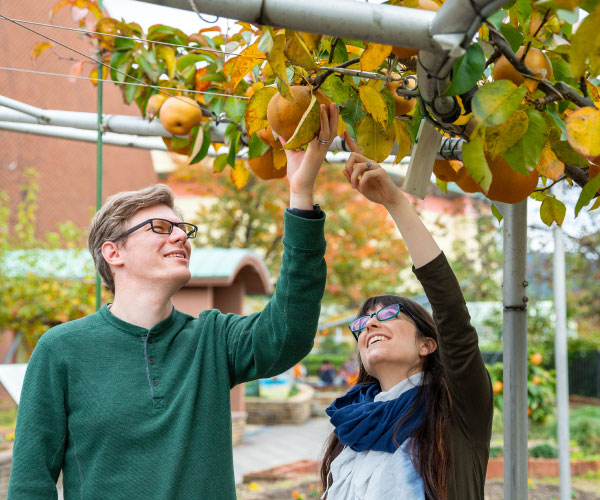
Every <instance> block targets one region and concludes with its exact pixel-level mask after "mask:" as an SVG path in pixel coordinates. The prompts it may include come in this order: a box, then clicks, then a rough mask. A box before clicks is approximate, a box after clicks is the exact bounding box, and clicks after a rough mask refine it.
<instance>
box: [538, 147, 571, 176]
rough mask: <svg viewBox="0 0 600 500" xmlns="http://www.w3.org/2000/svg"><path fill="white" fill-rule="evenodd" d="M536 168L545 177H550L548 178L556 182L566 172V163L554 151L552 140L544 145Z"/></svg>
mask: <svg viewBox="0 0 600 500" xmlns="http://www.w3.org/2000/svg"><path fill="white" fill-rule="evenodd" d="M535 168H536V170H537V171H538V172H539V173H540V174H542V175H543V176H544V177H548V179H552V180H553V181H555V182H556V181H557V180H558V179H560V178H561V177H562V175H563V174H564V173H565V164H564V163H563V162H562V161H560V160H559V159H558V157H557V156H556V154H555V153H554V151H552V147H551V146H550V141H548V142H546V144H545V145H544V149H542V153H541V154H540V158H539V160H538V163H537V165H536V167H535Z"/></svg>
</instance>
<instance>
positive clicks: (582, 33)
mask: <svg viewBox="0 0 600 500" xmlns="http://www.w3.org/2000/svg"><path fill="white" fill-rule="evenodd" d="M598 26H600V7H596V9H595V10H594V11H593V12H591V13H590V15H589V16H587V17H586V18H585V19H584V20H583V21H582V23H581V24H580V25H579V28H577V31H576V32H575V34H574V35H573V38H572V39H571V48H570V49H569V61H570V62H571V70H572V71H573V76H574V77H575V79H576V80H578V79H579V78H581V76H583V75H584V74H585V72H586V69H587V66H588V62H589V72H590V74H591V75H597V74H598V73H600V37H599V36H598Z"/></svg>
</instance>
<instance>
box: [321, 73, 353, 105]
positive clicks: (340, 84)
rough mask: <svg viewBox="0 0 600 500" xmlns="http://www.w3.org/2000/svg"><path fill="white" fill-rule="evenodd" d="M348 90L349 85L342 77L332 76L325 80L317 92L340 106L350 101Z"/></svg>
mask: <svg viewBox="0 0 600 500" xmlns="http://www.w3.org/2000/svg"><path fill="white" fill-rule="evenodd" d="M350 88H351V85H350V83H349V82H347V81H346V80H344V77H343V76H342V75H337V74H333V75H330V76H328V77H327V78H326V79H325V81H324V82H323V83H322V84H321V86H320V87H319V90H320V91H321V92H323V94H325V95H326V96H327V97H329V98H330V99H331V100H332V101H333V102H335V103H336V104H337V105H338V106H341V105H342V104H344V103H345V102H346V101H347V100H348V99H350Z"/></svg>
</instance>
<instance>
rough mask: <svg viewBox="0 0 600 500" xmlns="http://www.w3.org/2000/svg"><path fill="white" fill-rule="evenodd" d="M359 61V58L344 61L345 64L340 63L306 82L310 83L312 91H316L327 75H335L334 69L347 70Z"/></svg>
mask: <svg viewBox="0 0 600 500" xmlns="http://www.w3.org/2000/svg"><path fill="white" fill-rule="evenodd" d="M359 61H360V57H356V58H354V59H350V60H349V61H346V62H345V63H342V64H340V65H339V66H336V67H335V68H331V69H328V70H327V71H325V72H324V73H321V74H320V75H317V76H315V77H314V78H312V79H311V78H309V79H308V81H309V82H310V83H311V85H312V86H313V87H314V89H315V90H317V89H318V88H319V87H320V86H321V85H323V82H324V81H325V80H326V79H327V77H328V76H329V75H332V74H333V73H335V70H336V69H339V68H347V67H348V66H352V65H353V64H356V63H357V62H359Z"/></svg>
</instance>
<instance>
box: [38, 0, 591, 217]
mask: <svg viewBox="0 0 600 500" xmlns="http://www.w3.org/2000/svg"><path fill="white" fill-rule="evenodd" d="M77 1H78V0H67V1H61V2H58V3H57V4H56V7H55V9H54V11H57V10H59V9H61V8H65V7H67V6H71V7H74V6H75V5H76V4H77ZM386 3H388V4H391V5H393V6H403V7H410V8H416V9H421V10H423V9H424V10H429V11H435V12H438V11H439V8H440V6H441V5H442V4H443V1H442V0H389V1H388V2H386ZM77 5H79V4H77ZM86 5H88V9H89V14H90V16H95V17H96V18H97V24H96V29H95V30H96V32H98V33H100V34H99V35H96V36H95V38H94V40H95V43H96V44H97V47H98V48H99V49H100V50H101V52H102V57H103V61H104V62H105V63H106V64H108V65H110V66H111V68H112V69H111V70H110V71H107V75H105V76H110V77H111V78H112V79H113V80H114V81H116V82H119V83H120V84H125V85H122V87H121V88H122V91H123V98H124V99H125V101H126V102H131V103H135V104H136V105H137V106H138V107H139V109H140V112H141V113H142V114H143V115H145V116H147V117H148V118H149V119H152V118H153V117H154V116H156V115H157V114H158V116H159V117H160V119H161V121H163V122H164V124H165V127H166V128H167V129H168V130H171V131H172V132H173V133H174V134H175V135H177V137H173V138H170V139H169V141H167V142H168V145H169V147H170V148H171V149H172V150H174V151H184V152H187V154H188V155H189V159H190V162H191V163H192V164H196V163H198V162H199V161H201V160H202V159H203V158H204V157H205V156H206V155H207V154H208V151H209V146H210V145H212V146H213V147H214V149H217V150H218V148H219V147H220V143H219V144H217V142H216V138H215V137H213V138H211V131H210V127H209V123H208V122H207V121H206V120H207V119H211V120H213V121H218V122H219V123H226V124H227V130H226V132H225V134H224V136H223V137H222V138H221V137H219V141H222V142H223V143H224V144H225V145H226V146H227V148H228V150H227V152H226V153H225V152H223V153H218V154H217V159H216V161H215V162H214V169H215V172H217V173H220V172H228V173H229V177H230V179H231V180H232V182H233V183H234V185H235V186H236V187H237V188H238V189H241V188H243V187H244V186H245V185H246V183H247V182H249V180H250V178H251V176H252V175H253V173H254V175H258V176H259V177H260V174H256V172H255V170H256V169H255V168H254V169H253V168H252V167H251V166H250V165H249V163H248V161H247V160H246V158H248V159H250V160H252V159H260V160H256V161H254V163H255V164H256V163H265V162H266V160H265V158H267V157H270V156H273V168H272V170H273V171H274V172H275V171H277V173H280V170H281V168H282V167H283V166H284V161H283V159H282V157H281V155H280V153H282V151H280V149H279V147H278V146H277V145H275V144H274V142H275V139H276V137H274V136H273V133H271V134H270V135H269V134H268V133H266V132H265V129H266V128H267V127H268V126H271V129H272V132H274V133H275V135H281V136H282V137H284V138H285V139H289V143H288V144H286V146H285V147H286V148H288V149H298V148H302V147H304V146H305V145H306V144H307V143H308V142H309V141H310V140H312V139H313V138H314V137H315V135H316V133H317V132H318V128H319V112H318V111H319V104H320V103H323V102H324V101H332V102H334V103H335V104H336V105H337V106H338V107H339V108H340V111H341V120H340V127H339V129H338V132H341V131H343V130H344V129H347V130H348V131H349V132H350V134H351V135H352V136H353V137H355V138H356V141H357V143H358V145H359V147H360V148H361V150H362V151H363V153H364V154H365V155H366V156H368V157H370V158H373V159H375V160H376V161H383V160H385V159H386V158H388V156H390V154H391V153H392V150H393V148H394V146H396V148H397V149H396V150H397V153H396V157H395V162H398V161H400V159H401V158H403V157H404V156H406V155H408V154H410V151H411V148H412V145H413V144H414V143H415V140H416V134H417V131H418V129H419V124H420V122H421V121H422V120H429V121H431V122H432V123H434V125H435V126H436V127H437V129H438V131H439V132H440V133H441V134H442V135H443V136H444V137H450V136H458V137H460V138H462V139H464V140H465V141H466V142H465V143H464V144H463V146H462V161H463V165H462V168H453V170H454V172H455V173H456V175H454V173H453V172H452V171H450V170H448V169H445V170H444V172H443V173H441V175H438V184H439V185H440V187H442V188H445V183H447V182H455V183H456V184H457V185H458V186H459V187H461V188H462V189H463V190H465V191H466V192H479V193H481V194H482V195H484V196H487V197H488V198H489V199H490V200H495V201H504V202H508V203H514V202H516V201H519V200H522V199H524V198H526V197H527V196H532V197H534V198H535V199H537V200H539V201H541V202H542V210H541V217H542V220H543V221H544V222H545V223H547V224H548V225H550V224H552V223H553V222H556V223H558V224H561V223H562V221H563V219H564V214H565V205H564V204H563V202H561V201H560V200H558V199H557V198H556V195H555V194H554V193H553V192H552V190H550V189H549V187H551V186H552V185H553V184H555V183H558V182H562V183H566V182H568V183H569V184H570V185H572V186H575V189H580V190H581V191H580V196H579V200H578V202H577V205H576V207H575V214H577V213H579V211H580V210H581V209H582V208H583V207H585V206H587V205H589V204H590V203H592V205H591V207H590V210H595V209H597V208H598V207H600V197H596V194H597V192H598V189H600V178H598V177H596V178H594V177H593V176H591V175H590V173H591V171H590V169H591V165H593V162H595V161H597V159H598V158H599V157H600V111H599V110H598V109H597V108H598V106H599V104H600V89H599V87H598V80H597V75H598V74H599V73H600V56H599V54H600V37H598V36H597V26H598V25H600V5H599V4H598V2H597V1H594V0H572V1H569V2H564V1H561V2H557V1H554V2H541V1H534V2H509V3H507V4H506V5H505V6H504V7H503V8H502V9H500V10H498V11H497V12H495V13H493V14H490V15H489V16H488V18H487V19H486V20H485V22H484V23H483V24H482V26H481V27H480V29H479V31H478V32H477V33H476V36H475V39H474V41H473V43H471V44H470V45H469V46H468V47H466V50H465V52H464V54H463V55H462V56H461V57H460V58H459V59H458V60H456V61H455V63H454V67H453V68H452V72H451V80H450V81H449V83H447V84H444V85H445V86H446V87H447V88H446V89H445V91H443V96H444V98H445V99H451V100H454V101H453V102H455V103H457V104H458V106H457V108H456V109H460V114H459V115H458V116H457V117H456V118H455V119H454V121H453V122H450V121H448V122H444V121H440V120H439V119H436V117H435V116H432V114H433V115H435V110H434V107H432V103H428V102H425V100H424V99H421V94H420V90H419V81H418V76H417V71H416V69H417V66H418V58H419V55H418V52H417V51H415V50H414V49H408V48H404V47H392V46H389V45H382V44H377V43H372V42H364V41H361V40H349V39H342V38H336V37H333V36H329V35H327V34H324V35H320V34H311V33H304V32H299V31H295V30H291V29H282V28H274V27H269V26H258V25H253V24H249V23H245V22H237V23H236V24H235V29H234V30H231V31H230V32H228V33H223V32H222V31H221V28H219V27H217V26H213V27H209V28H205V29H202V30H200V31H199V32H197V33H192V34H186V33H184V32H182V31H181V30H180V29H178V28H177V27H170V26H165V25H160V24H159V25H154V26H151V27H150V28H149V29H148V30H147V32H143V31H142V30H141V29H140V27H139V26H138V25H137V24H135V23H125V22H123V21H119V20H117V19H112V18H107V17H104V18H100V14H99V10H98V8H97V4H96V3H95V1H94V0H88V1H87V3H86ZM576 8H578V9H580V10H582V11H584V12H585V13H586V14H588V15H587V17H585V18H584V19H583V20H582V21H581V22H580V23H579V24H576V23H578V21H579V18H580V16H578V15H577V13H578V11H577V10H576ZM439 12H441V11H439ZM439 12H438V14H436V15H439ZM80 22H82V23H83V21H80ZM49 45H50V44H48V43H46V42H45V43H43V44H38V46H36V47H34V48H33V49H32V57H33V58H37V57H39V56H40V55H41V54H42V53H43V52H45V51H46V49H47V48H48V47H49ZM342 68H343V70H344V71H345V72H348V71H356V72H357V73H351V74H346V73H344V71H342ZM358 72H360V73H358ZM419 74H421V73H419ZM92 76H93V77H97V76H98V75H97V72H96V70H93V71H92ZM135 81H137V82H140V81H141V82H144V83H146V84H147V85H146V86H143V85H142V86H139V85H136V86H133V85H126V83H128V82H135ZM157 84H160V86H161V87H163V88H161V89H158V88H156V85H157ZM440 85H442V84H441V83H440ZM442 90H443V89H442ZM158 94H162V95H166V96H169V98H168V99H167V100H166V101H165V102H164V103H162V110H161V109H159V106H160V104H161V103H160V102H159V101H160V99H159V98H157V97H153V96H155V95H158ZM185 100H187V108H188V109H186V110H185V111H181V113H182V116H171V117H165V116H164V115H165V114H166V109H167V108H165V106H166V105H167V103H169V102H172V103H175V102H176V103H177V104H178V105H182V104H184V102H183V101H185ZM182 109H183V108H182ZM438 118H439V117H438ZM269 152H270V153H269ZM419 168H426V167H425V166H423V167H419ZM440 168H441V167H438V168H436V174H439V173H440V172H441V170H440ZM268 177H269V176H268V175H267V176H265V175H263V176H262V178H264V179H267V178H268ZM565 181H566V182H565ZM594 198H595V199H594Z"/></svg>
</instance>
